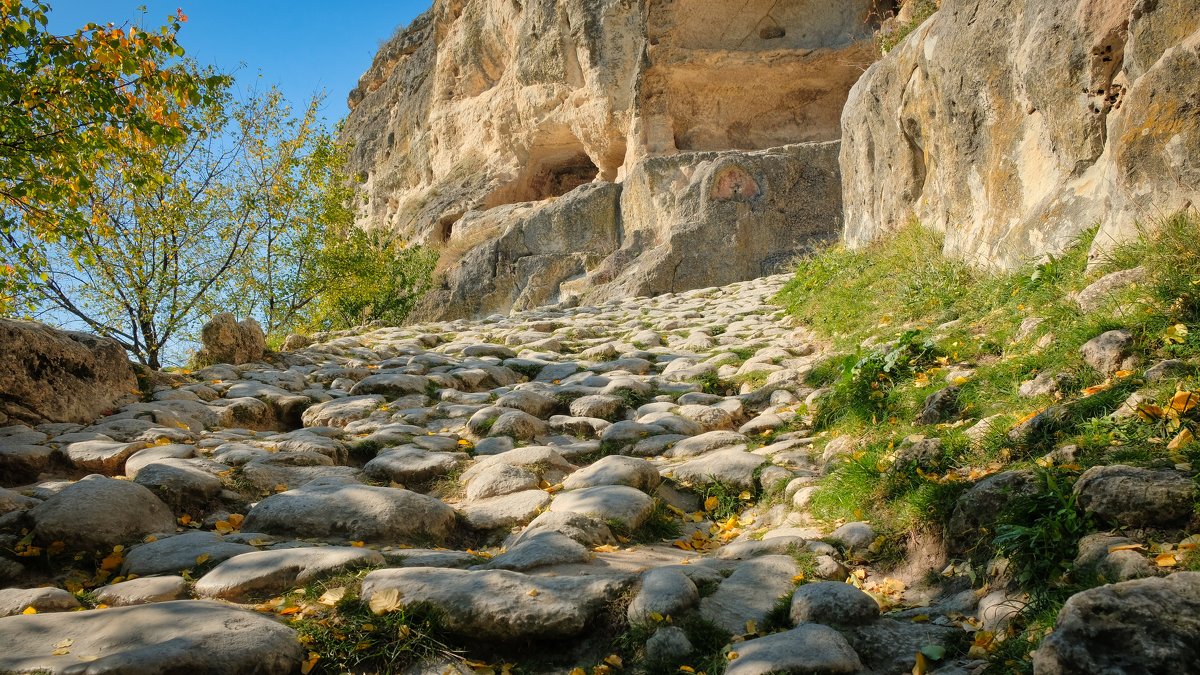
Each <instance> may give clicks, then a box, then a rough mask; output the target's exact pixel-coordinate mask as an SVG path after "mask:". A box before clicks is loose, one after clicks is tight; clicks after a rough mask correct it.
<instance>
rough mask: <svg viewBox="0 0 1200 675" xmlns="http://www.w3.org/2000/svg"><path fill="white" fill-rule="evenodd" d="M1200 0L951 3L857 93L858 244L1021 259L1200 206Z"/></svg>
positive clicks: (848, 153) (850, 196)
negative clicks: (879, 241) (912, 238)
mask: <svg viewBox="0 0 1200 675" xmlns="http://www.w3.org/2000/svg"><path fill="white" fill-rule="evenodd" d="M1197 82H1200V5H1198V4H1197V2H1196V0H1069V1H1067V2H1064V1H1063V0H943V2H942V5H941V8H940V9H939V10H938V11H937V13H935V14H934V15H933V17H932V18H930V19H929V20H928V21H926V22H925V23H924V24H923V25H922V26H921V27H920V28H919V29H918V30H917V31H915V32H914V33H913V34H912V35H910V36H909V37H908V38H907V39H906V40H905V41H904V42H902V43H901V44H900V45H898V46H897V47H896V48H895V49H894V50H893V51H892V52H891V53H889V54H888V55H887V57H886V58H884V59H882V60H881V61H879V62H878V63H876V64H875V65H873V66H872V67H871V68H870V69H869V70H868V71H867V72H866V74H865V75H864V76H863V78H862V80H861V81H859V82H858V84H856V85H855V87H854V89H853V90H852V91H851V93H850V97H849V100H848V102H847V104H846V108H845V112H844V115H843V119H842V126H843V130H844V136H843V139H842V156H841V170H842V174H843V185H844V191H843V197H844V203H845V217H846V232H845V238H846V240H847V241H848V242H850V243H851V244H862V243H865V242H867V241H870V240H872V239H874V238H876V237H878V236H880V235H881V234H882V233H884V232H886V231H888V230H889V229H891V228H893V227H895V226H897V225H899V224H902V223H903V222H905V221H907V220H908V219H909V218H910V217H912V216H916V217H917V218H919V219H920V220H921V221H922V222H923V223H925V224H927V225H932V226H935V227H937V228H939V229H941V230H944V231H945V232H946V252H947V253H949V254H952V255H957V256H961V257H965V258H967V259H969V260H972V261H975V262H977V263H980V264H983V265H994V266H1001V267H1009V266H1013V265H1016V264H1018V263H1020V262H1021V261H1023V260H1025V259H1028V258H1030V257H1034V256H1038V255H1042V254H1045V253H1055V252H1058V251H1060V250H1062V249H1063V248H1064V247H1065V246H1066V245H1067V244H1069V243H1070V242H1071V241H1072V240H1073V239H1075V238H1076V237H1077V236H1078V235H1079V234H1080V233H1081V232H1083V231H1085V230H1086V229H1088V228H1090V227H1093V226H1095V225H1096V224H1099V225H1100V229H1099V232H1098V234H1097V235H1096V238H1095V240H1094V244H1093V252H1094V253H1099V252H1101V251H1103V250H1104V249H1105V248H1106V247H1109V246H1111V245H1112V244H1113V243H1115V242H1118V241H1121V240H1123V239H1126V238H1128V237H1130V236H1131V235H1133V234H1134V233H1135V231H1136V230H1135V223H1137V222H1139V221H1140V222H1143V223H1150V222H1151V221H1153V220H1154V219H1156V218H1159V217H1162V216H1164V215H1168V214H1170V213H1172V212H1173V211H1176V210H1179V209H1182V208H1186V207H1187V206H1188V205H1189V204H1191V205H1195V204H1200V86H1197Z"/></svg>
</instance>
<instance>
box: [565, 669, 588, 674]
mask: <svg viewBox="0 0 1200 675" xmlns="http://www.w3.org/2000/svg"><path fill="white" fill-rule="evenodd" d="M569 675H587V671H586V670H584V669H583V668H572V669H571V672H570V673H569Z"/></svg>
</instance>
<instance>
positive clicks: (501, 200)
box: [485, 132, 600, 208]
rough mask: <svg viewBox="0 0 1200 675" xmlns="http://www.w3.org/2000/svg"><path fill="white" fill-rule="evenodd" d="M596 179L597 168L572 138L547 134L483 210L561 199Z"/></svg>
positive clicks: (569, 135) (561, 134)
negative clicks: (517, 171) (511, 178)
mask: <svg viewBox="0 0 1200 675" xmlns="http://www.w3.org/2000/svg"><path fill="white" fill-rule="evenodd" d="M599 175H600V167H599V166H597V164H596V162H595V161H593V160H592V158H591V156H590V155H588V153H587V152H586V151H585V150H584V147H583V144H582V143H580V142H579V140H578V139H577V138H575V136H574V135H573V134H571V133H570V132H565V133H562V132H560V133H555V134H548V135H547V136H545V137H544V138H543V140H542V142H540V143H537V144H535V145H534V146H533V147H532V148H531V149H530V151H529V156H528V159H527V160H526V161H525V166H524V167H523V168H522V170H521V172H520V173H519V174H518V175H517V177H516V179H515V180H513V181H512V182H511V183H509V184H508V185H505V186H504V187H503V188H501V189H499V190H497V191H496V192H494V193H493V194H492V195H491V196H490V197H489V198H488V199H487V200H486V203H485V208H493V207H496V206H501V205H504V204H515V203H517V202H537V201H541V200H543V199H551V198H554V197H561V196H563V195H565V194H567V193H568V192H570V191H571V190H574V189H575V188H577V187H579V186H580V185H586V184H587V183H591V182H593V181H595V180H596V178H597V177H598V176H599Z"/></svg>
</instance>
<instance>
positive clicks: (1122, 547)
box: [1108, 544, 1146, 553]
mask: <svg viewBox="0 0 1200 675" xmlns="http://www.w3.org/2000/svg"><path fill="white" fill-rule="evenodd" d="M1144 548H1146V547H1145V546H1142V545H1141V544H1121V545H1120V546H1109V547H1108V552H1109V553H1116V552H1117V551H1140V550H1142V549H1144Z"/></svg>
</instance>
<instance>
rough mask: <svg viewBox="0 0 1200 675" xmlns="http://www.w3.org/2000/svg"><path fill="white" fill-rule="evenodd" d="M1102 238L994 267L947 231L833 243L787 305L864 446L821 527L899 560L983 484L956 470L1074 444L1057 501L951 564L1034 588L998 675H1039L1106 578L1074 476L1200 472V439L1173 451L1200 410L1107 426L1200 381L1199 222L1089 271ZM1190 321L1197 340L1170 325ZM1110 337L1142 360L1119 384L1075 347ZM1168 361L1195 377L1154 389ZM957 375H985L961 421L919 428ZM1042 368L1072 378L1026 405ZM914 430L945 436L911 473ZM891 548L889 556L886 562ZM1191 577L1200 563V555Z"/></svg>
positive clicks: (965, 401)
mask: <svg viewBox="0 0 1200 675" xmlns="http://www.w3.org/2000/svg"><path fill="white" fill-rule="evenodd" d="M1092 234H1093V233H1085V235H1084V237H1083V239H1081V240H1080V242H1079V243H1078V244H1076V245H1074V246H1072V247H1070V248H1068V249H1067V250H1065V251H1063V252H1062V253H1061V254H1060V255H1057V256H1054V257H1048V258H1046V259H1044V260H1042V261H1039V262H1037V263H1031V264H1029V265H1026V266H1024V267H1022V268H1019V269H1015V270H1012V271H1008V272H985V271H982V270H977V269H973V268H971V267H969V266H968V265H966V264H964V263H962V262H959V261H955V260H949V259H946V258H943V257H942V256H941V251H942V238H941V236H940V235H938V234H937V233H935V232H931V231H929V230H925V229H923V228H921V227H919V226H918V225H915V224H913V225H910V226H908V227H905V228H902V229H901V230H900V231H898V232H897V233H895V234H894V235H892V236H890V237H889V238H887V239H884V240H881V241H878V242H876V243H873V244H871V245H869V246H867V247H865V248H862V249H859V250H853V251H852V250H848V249H846V248H845V247H843V246H833V247H831V248H829V249H827V250H825V251H822V252H819V253H817V254H814V255H813V256H811V257H809V258H807V259H804V260H802V261H800V263H799V264H798V269H797V272H796V277H795V279H794V280H793V281H791V282H790V283H789V284H788V285H787V286H786V287H785V288H784V289H783V290H782V291H781V292H780V294H779V295H778V296H777V298H776V300H777V302H779V303H780V304H782V305H783V306H784V307H785V308H786V309H787V310H788V312H789V313H790V314H791V315H792V316H793V317H795V318H796V319H797V320H798V322H800V323H802V324H806V325H807V326H809V327H811V328H813V329H814V330H815V331H816V332H817V333H818V334H821V335H822V336H823V337H825V338H826V339H828V340H829V341H830V342H831V343H832V345H833V347H834V349H833V350H832V352H831V354H830V356H828V357H827V358H826V359H825V360H824V361H823V362H821V363H819V364H817V366H816V367H815V368H814V369H813V370H812V371H811V372H810V373H809V375H808V376H807V378H806V382H807V384H809V385H810V386H813V387H829V388H830V389H831V393H830V394H828V395H826V396H824V397H822V398H821V399H820V400H818V401H817V403H816V405H815V406H814V414H815V422H816V426H817V428H818V430H823V431H826V432H828V433H829V437H830V438H833V437H837V436H843V435H845V436H849V437H851V438H855V439H857V440H858V441H860V442H859V444H858V446H857V447H858V449H857V450H856V451H855V452H854V453H853V454H851V455H849V456H846V457H843V458H841V459H839V460H837V462H836V463H835V464H834V465H833V466H832V467H830V468H829V469H828V470H827V473H826V476H825V478H824V479H823V481H822V483H821V484H820V486H819V488H818V490H817V491H816V493H815V494H814V495H813V498H812V501H811V503H810V507H809V509H810V512H811V513H812V515H813V516H815V517H816V518H818V519H821V520H825V521H827V522H829V523H834V522H836V521H849V520H870V521H871V524H872V526H873V527H874V528H875V529H876V531H878V532H880V533H881V534H882V535H884V537H885V539H886V541H887V542H888V544H887V545H886V546H885V547H884V548H887V547H892V548H893V549H895V548H896V544H897V542H902V541H903V539H904V537H905V536H907V534H908V533H909V532H912V531H914V530H919V529H929V528H932V529H934V530H937V529H938V528H943V527H944V526H945V524H946V523H947V522H948V520H949V518H950V516H951V514H952V512H953V509H954V505H955V503H956V501H957V499H958V497H959V496H960V495H961V494H962V493H963V491H965V490H967V489H969V488H970V487H971V485H972V484H973V483H972V481H971V480H967V479H964V478H961V477H959V476H960V475H962V474H965V473H967V472H971V471H973V470H976V469H986V472H984V473H994V472H995V471H997V470H1008V469H1018V468H1037V467H1038V466H1039V465H1042V464H1046V462H1045V460H1043V459H1041V458H1042V456H1043V455H1045V454H1047V453H1049V452H1051V451H1053V450H1055V449H1057V448H1060V447H1063V446H1065V445H1075V446H1077V447H1078V451H1077V453H1076V454H1075V457H1076V459H1075V460H1074V461H1071V462H1061V461H1060V462H1059V463H1058V464H1056V465H1054V466H1052V468H1051V469H1049V470H1043V471H1041V472H1040V475H1041V476H1042V481H1043V489H1042V490H1041V491H1040V492H1039V493H1038V494H1037V495H1035V496H1033V497H1030V498H1028V499H1022V500H1018V501H1016V502H1015V503H1013V504H1011V505H1010V506H1009V507H1008V509H1007V510H1006V511H1005V512H1004V513H1003V514H1000V516H1001V517H1000V519H999V523H998V525H997V527H996V528H995V529H996V531H995V532H992V533H990V534H989V535H987V536H986V537H985V538H984V541H982V542H981V543H980V545H979V546H978V547H976V548H975V549H973V550H971V551H957V552H954V551H952V554H953V553H958V554H959V555H969V556H970V557H971V558H972V559H974V560H977V561H978V562H985V561H986V560H988V559H991V558H993V557H995V556H997V555H1003V556H1005V557H1007V558H1008V560H1009V562H1010V570H1011V572H1012V574H1013V576H1014V578H1015V580H1016V581H1017V582H1018V583H1019V584H1020V585H1021V586H1022V587H1023V588H1024V589H1025V590H1027V591H1029V592H1030V595H1031V599H1032V602H1031V606H1030V609H1029V610H1028V611H1027V612H1025V613H1024V614H1023V615H1022V617H1021V619H1020V621H1019V625H1017V626H1016V628H1015V629H1014V633H1013V635H1012V636H1011V637H1009V639H1008V640H1007V641H1005V642H1004V643H1003V644H1001V645H1000V647H999V648H998V649H997V650H996V651H995V652H994V654H993V658H992V669H993V670H994V671H995V672H1027V671H1029V669H1030V666H1029V660H1028V659H1029V652H1030V651H1031V650H1032V649H1033V648H1035V647H1036V644H1037V642H1038V641H1040V639H1041V638H1042V637H1043V636H1044V634H1045V629H1046V628H1047V627H1048V626H1050V625H1052V624H1053V619H1054V614H1055V613H1056V612H1057V609H1058V608H1059V607H1061V604H1062V602H1064V601H1065V600H1066V598H1067V597H1069V596H1070V595H1071V594H1072V593H1075V592H1078V591H1080V590H1083V589H1085V588H1088V587H1090V586H1093V585H1095V584H1096V583H1099V582H1098V580H1095V579H1089V578H1086V575H1084V574H1083V573H1082V572H1081V571H1079V570H1075V569H1073V565H1072V563H1073V559H1074V556H1075V553H1076V548H1077V542H1078V540H1079V538H1081V537H1082V536H1084V535H1085V534H1087V533H1088V532H1090V531H1092V530H1093V528H1094V525H1093V524H1092V523H1091V522H1090V520H1089V519H1088V518H1087V517H1086V516H1085V514H1084V513H1083V512H1082V510H1081V509H1079V508H1078V506H1077V505H1076V504H1075V502H1074V497H1073V496H1072V492H1071V487H1070V486H1071V482H1072V481H1073V480H1074V479H1075V477H1077V476H1078V475H1079V473H1080V472H1081V471H1083V470H1085V469H1086V468H1087V467H1089V466H1095V465H1101V464H1113V463H1127V464H1133V465H1139V466H1159V467H1161V466H1170V465H1172V464H1174V463H1178V462H1180V461H1189V462H1192V463H1193V464H1194V465H1197V464H1200V443H1195V442H1193V443H1191V444H1188V445H1186V446H1184V447H1182V448H1179V449H1177V450H1175V451H1173V452H1168V451H1167V450H1166V443H1167V442H1168V441H1169V440H1171V438H1173V437H1174V435H1175V434H1176V433H1178V431H1179V429H1180V427H1181V425H1182V426H1184V427H1187V428H1189V429H1191V430H1192V431H1193V432H1196V433H1200V408H1198V409H1196V410H1193V411H1190V412H1187V413H1184V414H1183V415H1180V416H1179V418H1178V419H1168V418H1165V417H1164V418H1160V419H1153V418H1151V419H1139V417H1138V416H1136V415H1135V416H1133V417H1130V418H1125V419H1121V420H1116V419H1112V418H1110V417H1109V414H1110V413H1112V412H1113V411H1115V410H1116V409H1117V408H1118V407H1120V406H1121V404H1122V403H1123V402H1124V401H1125V400H1126V399H1127V398H1128V397H1129V395H1130V394H1132V393H1134V392H1140V393H1141V394H1142V395H1145V396H1148V397H1149V400H1150V401H1151V402H1154V403H1156V404H1157V405H1159V406H1163V407H1166V406H1167V405H1168V402H1169V401H1170V400H1171V398H1172V396H1173V394H1174V393H1175V391H1176V389H1177V388H1179V389H1186V390H1192V389H1196V388H1197V387H1198V386H1200V383H1198V382H1197V368H1196V362H1197V360H1198V359H1200V247H1197V246H1196V241H1198V240H1200V218H1198V217H1197V216H1196V215H1194V214H1192V215H1177V216H1174V217H1171V218H1168V219H1166V220H1164V221H1162V222H1160V223H1156V224H1155V228H1154V229H1153V230H1145V231H1143V232H1142V235H1141V238H1140V239H1139V240H1137V241H1135V242H1132V243H1130V244H1127V245H1124V246H1121V247H1119V248H1117V249H1115V250H1113V251H1112V252H1110V253H1109V254H1107V255H1106V257H1104V258H1103V259H1101V260H1099V261H1092V264H1091V266H1090V268H1089V261H1088V250H1089V246H1090V236H1091V235H1092ZM1139 265H1140V266H1143V267H1144V268H1145V270H1146V274H1145V279H1144V280H1143V281H1142V282H1140V283H1138V284H1136V285H1133V286H1129V287H1126V288H1123V289H1120V290H1118V291H1117V292H1115V293H1114V294H1113V296H1112V297H1110V298H1108V299H1106V300H1105V301H1104V303H1103V306H1101V307H1099V308H1098V309H1096V311H1093V312H1083V311H1081V310H1080V308H1079V307H1078V306H1077V305H1076V303H1075V302H1074V300H1073V298H1072V297H1071V295H1072V293H1074V292H1077V291H1079V290H1081V289H1083V288H1084V287H1086V286H1087V285H1088V284H1090V283H1091V282H1093V281H1095V280H1096V279H1097V278H1099V277H1100V276H1101V275H1103V274H1106V273H1108V272H1111V271H1116V270H1122V269H1130V268H1132V267H1135V266H1139ZM1033 317H1036V318H1038V319H1040V320H1041V323H1040V324H1039V325H1038V326H1037V327H1036V328H1035V329H1034V330H1033V331H1032V332H1031V333H1030V334H1028V335H1021V334H1020V328H1021V324H1022V322H1023V321H1025V320H1026V319H1029V318H1033ZM1180 324H1182V325H1183V326H1184V327H1186V328H1187V329H1188V331H1187V334H1186V335H1180V333H1179V331H1178V330H1177V329H1173V328H1172V327H1174V326H1177V325H1180ZM1114 329H1125V330H1128V331H1129V332H1130V333H1131V334H1132V335H1133V339H1134V344H1133V348H1132V351H1133V353H1134V354H1135V355H1137V356H1138V357H1139V359H1140V365H1139V366H1138V368H1137V369H1136V370H1135V372H1134V373H1133V374H1132V375H1130V376H1125V377H1122V378H1115V379H1107V380H1106V378H1105V377H1104V376H1103V375H1102V374H1101V373H1098V372H1095V371H1094V370H1093V369H1092V368H1090V367H1089V366H1088V365H1087V364H1086V363H1085V362H1084V361H1083V359H1082V357H1081V355H1080V353H1079V349H1080V347H1081V346H1082V345H1083V344H1084V343H1085V342H1087V341H1088V340H1090V339H1092V338H1094V337H1096V336H1097V335H1099V334H1100V333H1103V332H1105V331H1108V330H1114ZM1047 336H1049V337H1047ZM863 345H867V346H863ZM1167 358H1173V359H1181V360H1184V361H1185V362H1189V364H1188V365H1187V366H1186V367H1185V369H1184V371H1183V372H1181V373H1180V374H1178V375H1174V376H1172V377H1169V378H1167V379H1165V380H1163V381H1160V382H1157V383H1151V382H1147V381H1145V380H1144V379H1143V378H1142V377H1140V374H1141V371H1142V370H1144V368H1145V367H1147V366H1149V365H1152V364H1154V363H1156V362H1157V361H1159V360H1162V359H1167ZM956 367H966V368H970V369H971V370H973V371H974V374H973V375H972V376H971V377H969V378H968V379H966V380H965V381H958V382H956V384H958V385H959V386H960V392H959V395H958V402H959V404H960V406H961V410H962V417H963V418H964V420H965V422H964V424H962V425H953V424H951V425H937V426H921V425H917V424H916V423H915V420H916V416H917V414H918V413H919V412H920V410H921V408H922V405H923V403H924V401H925V399H926V397H927V396H929V395H930V394H932V393H934V392H936V391H938V390H939V389H940V388H942V387H945V386H948V384H949V383H948V382H947V378H946V374H947V373H948V372H949V371H950V369H951V368H956ZM1040 373H1050V374H1053V375H1059V374H1062V375H1064V376H1065V378H1064V380H1065V382H1066V383H1065V384H1064V385H1063V386H1062V387H1061V391H1060V392H1059V393H1058V394H1057V395H1053V396H1050V395H1047V396H1039V397H1033V398H1022V397H1021V396H1020V395H1019V394H1018V388H1019V386H1020V384H1021V383H1022V382H1024V381H1026V380H1029V379H1032V378H1033V377H1035V376H1037V375H1038V374H1040ZM1039 414H1040V417H1036V419H1037V420H1038V421H1039V423H1038V425H1037V426H1036V430H1035V433H1032V434H1030V435H1028V436H1027V437H1024V438H1015V437H1014V438H1010V437H1009V431H1010V429H1011V428H1013V427H1014V425H1015V424H1016V423H1018V422H1020V421H1023V420H1027V419H1031V418H1034V416H1035V415H1039ZM993 415H996V416H998V419H999V420H1000V421H999V422H998V423H997V424H996V426H995V427H994V428H993V430H992V431H990V432H989V433H987V434H986V435H985V436H983V437H982V439H979V440H976V441H974V442H972V441H970V440H969V439H968V438H967V436H966V435H965V434H964V433H963V432H964V431H965V430H966V429H967V428H968V427H969V426H970V425H971V424H973V423H974V421H975V420H979V419H982V418H985V417H990V416H993ZM914 433H919V434H923V435H925V436H926V437H938V438H941V440H942V453H941V456H940V457H938V458H936V460H935V461H933V462H932V463H930V464H928V465H927V466H923V467H915V466H900V465H898V464H896V461H895V452H896V450H897V449H898V448H899V447H900V444H901V441H902V440H903V439H904V438H905V437H907V436H908V435H910V434H914ZM819 446H820V444H818V448H819ZM1064 463H1065V464H1066V465H1065V466H1063V465H1062V464H1064ZM918 468H920V469H922V470H921V471H918ZM976 475H981V474H976ZM893 553H895V550H892V551H891V553H887V552H883V551H881V552H877V553H876V556H875V563H876V564H877V565H882V564H884V559H886V558H889V557H891V554H893ZM1184 566H1186V567H1189V568H1200V556H1189V557H1188V558H1187V559H1186V560H1185V561H1184Z"/></svg>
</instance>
